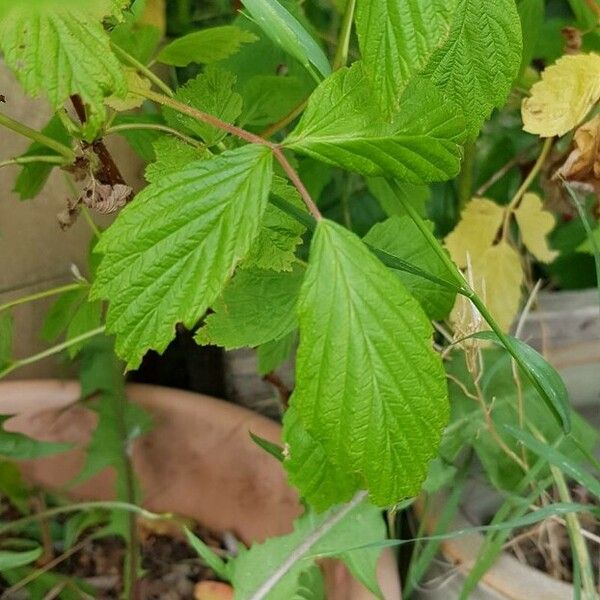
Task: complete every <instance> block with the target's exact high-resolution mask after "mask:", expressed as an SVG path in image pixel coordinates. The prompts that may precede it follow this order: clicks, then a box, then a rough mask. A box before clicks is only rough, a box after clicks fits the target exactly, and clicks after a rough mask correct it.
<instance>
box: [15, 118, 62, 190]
mask: <svg viewBox="0 0 600 600" xmlns="http://www.w3.org/2000/svg"><path fill="white" fill-rule="evenodd" d="M42 133H43V134H44V135H46V136H48V137H50V138H52V139H53V140H56V141H57V142H60V143H61V144H64V145H65V146H70V145H71V138H70V136H69V134H68V133H67V131H66V129H65V128H64V126H63V124H62V121H61V120H60V119H59V118H58V117H57V116H54V117H52V118H51V119H50V121H49V122H48V124H47V125H46V126H45V127H44V128H43V129H42ZM22 156H23V157H26V156H59V154H58V153H57V152H55V151H54V150H52V149H51V148H48V146H44V145H43V144H39V143H38V142H34V143H33V144H31V146H29V148H27V151H26V152H25V154H23V155H22ZM53 168H54V167H53V166H52V165H50V164H46V163H41V162H36V163H29V164H26V165H24V166H23V168H22V169H21V172H20V173H19V176H18V177H17V180H16V182H15V187H14V192H16V193H17V194H19V196H20V198H21V200H31V199H32V198H35V197H36V196H37V195H38V194H39V193H40V192H41V190H42V188H43V187H44V185H45V184H46V181H48V177H49V176H50V173H51V172H52V169H53Z"/></svg>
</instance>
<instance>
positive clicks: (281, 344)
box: [257, 330, 298, 375]
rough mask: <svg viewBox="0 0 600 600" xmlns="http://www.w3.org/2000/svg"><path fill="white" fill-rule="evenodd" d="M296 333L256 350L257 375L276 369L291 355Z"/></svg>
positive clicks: (262, 345) (267, 343) (292, 332)
mask: <svg viewBox="0 0 600 600" xmlns="http://www.w3.org/2000/svg"><path fill="white" fill-rule="evenodd" d="M297 337H298V332H297V331H296V330H294V331H290V333H288V334H287V335H285V336H283V337H282V338H279V339H278V340H271V341H270V342H266V343H265V344H261V345H260V346H259V347H258V348H257V354H258V373H259V374H260V375H266V374H267V373H271V372H272V371H275V369H278V368H279V367H280V366H281V365H282V364H283V363H284V362H285V361H286V360H287V359H288V358H289V357H290V355H291V353H292V350H293V349H294V345H295V343H296V338H297Z"/></svg>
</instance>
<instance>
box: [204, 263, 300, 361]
mask: <svg viewBox="0 0 600 600" xmlns="http://www.w3.org/2000/svg"><path fill="white" fill-rule="evenodd" d="M303 278H304V268H303V267H302V266H300V265H296V267H295V268H294V269H293V270H292V271H289V272H279V273H278V272H276V271H267V270H264V269H241V270H240V271H238V273H237V274H236V276H235V277H234V278H233V279H232V281H231V283H230V284H229V285H228V286H227V287H226V288H225V290H224V292H223V295H222V296H221V297H220V298H219V300H218V301H217V302H216V303H215V304H213V306H212V309H213V311H214V312H213V313H212V314H210V315H208V317H206V321H205V325H204V326H203V327H202V328H201V329H200V330H199V331H198V333H197V334H196V341H197V342H198V343H199V344H214V345H217V346H223V347H224V348H225V349H226V350H232V349H234V348H242V347H244V346H250V347H255V346H260V345H261V344H264V343H266V342H270V341H271V340H277V339H279V338H282V337H283V336H285V335H287V334H288V333H290V332H291V331H294V330H295V329H296V327H297V325H298V320H297V317H296V305H297V303H298V296H299V294H300V286H301V285H302V280H303Z"/></svg>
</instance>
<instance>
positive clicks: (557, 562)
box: [506, 484, 600, 583]
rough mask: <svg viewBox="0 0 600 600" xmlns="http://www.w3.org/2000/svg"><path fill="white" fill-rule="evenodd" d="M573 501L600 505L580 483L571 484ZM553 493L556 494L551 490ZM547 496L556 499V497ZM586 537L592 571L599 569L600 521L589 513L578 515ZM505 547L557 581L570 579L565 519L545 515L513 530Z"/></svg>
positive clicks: (569, 547) (571, 574)
mask: <svg viewBox="0 0 600 600" xmlns="http://www.w3.org/2000/svg"><path fill="white" fill-rule="evenodd" d="M570 488H571V495H572V498H573V502H577V503H582V504H591V505H595V506H600V501H599V500H598V499H597V498H596V497H594V496H592V495H591V494H589V493H588V492H587V491H586V490H585V489H583V488H582V487H580V486H578V485H576V484H573V485H571V486H570ZM553 496H556V494H555V493H554V494H553ZM549 500H551V501H553V502H559V499H558V498H557V497H552V498H550V499H549ZM579 521H580V523H581V528H582V531H583V533H584V536H585V537H586V542H587V546H588V551H589V554H590V559H591V561H592V571H593V572H594V573H598V572H599V571H600V521H599V520H598V519H596V518H594V517H593V516H592V515H589V514H581V515H579ZM506 550H507V551H508V552H510V553H511V554H513V555H514V556H516V557H517V558H518V559H519V560H520V561H521V562H523V563H525V564H527V565H529V566H530V567H533V568H535V569H538V570H540V571H543V572H544V573H548V574H549V575H550V576H552V577H554V578H555V579H558V580H560V581H566V582H568V583H573V555H572V552H571V543H570V540H569V534H568V532H567V528H566V527H565V523H564V519H562V518H557V519H547V520H546V521H543V522H542V523H538V524H537V525H534V526H532V527H530V528H528V529H521V530H517V531H515V532H514V535H513V536H512V539H511V540H509V542H508V543H507V546H506Z"/></svg>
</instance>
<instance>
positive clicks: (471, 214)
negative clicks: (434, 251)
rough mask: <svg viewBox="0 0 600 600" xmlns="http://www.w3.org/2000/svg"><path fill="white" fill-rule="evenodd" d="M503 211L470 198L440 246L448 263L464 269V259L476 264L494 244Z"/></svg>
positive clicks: (486, 200) (482, 199) (489, 201)
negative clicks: (445, 253) (459, 218)
mask: <svg viewBox="0 0 600 600" xmlns="http://www.w3.org/2000/svg"><path fill="white" fill-rule="evenodd" d="M504 212H505V209H504V208H503V207H502V206H500V205H498V204H496V203H495V202H493V201H492V200H488V199H487V198H473V200H471V202H469V204H467V206H466V208H465V209H464V210H463V212H462V214H461V220H460V222H459V224H458V225H457V226H456V227H455V229H454V231H452V233H450V234H449V235H448V236H447V237H446V239H445V240H444V243H445V245H446V248H447V249H448V252H450V256H451V257H452V260H453V261H454V262H455V263H456V264H457V265H458V266H459V267H460V268H461V269H464V268H466V267H467V263H468V259H467V256H470V257H471V261H476V260H477V259H478V258H479V257H480V256H481V255H482V254H483V253H484V252H485V251H486V250H488V249H489V248H490V247H491V246H492V244H493V243H494V241H495V239H496V236H497V234H498V230H499V229H500V226H501V225H502V221H503V219H504Z"/></svg>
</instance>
